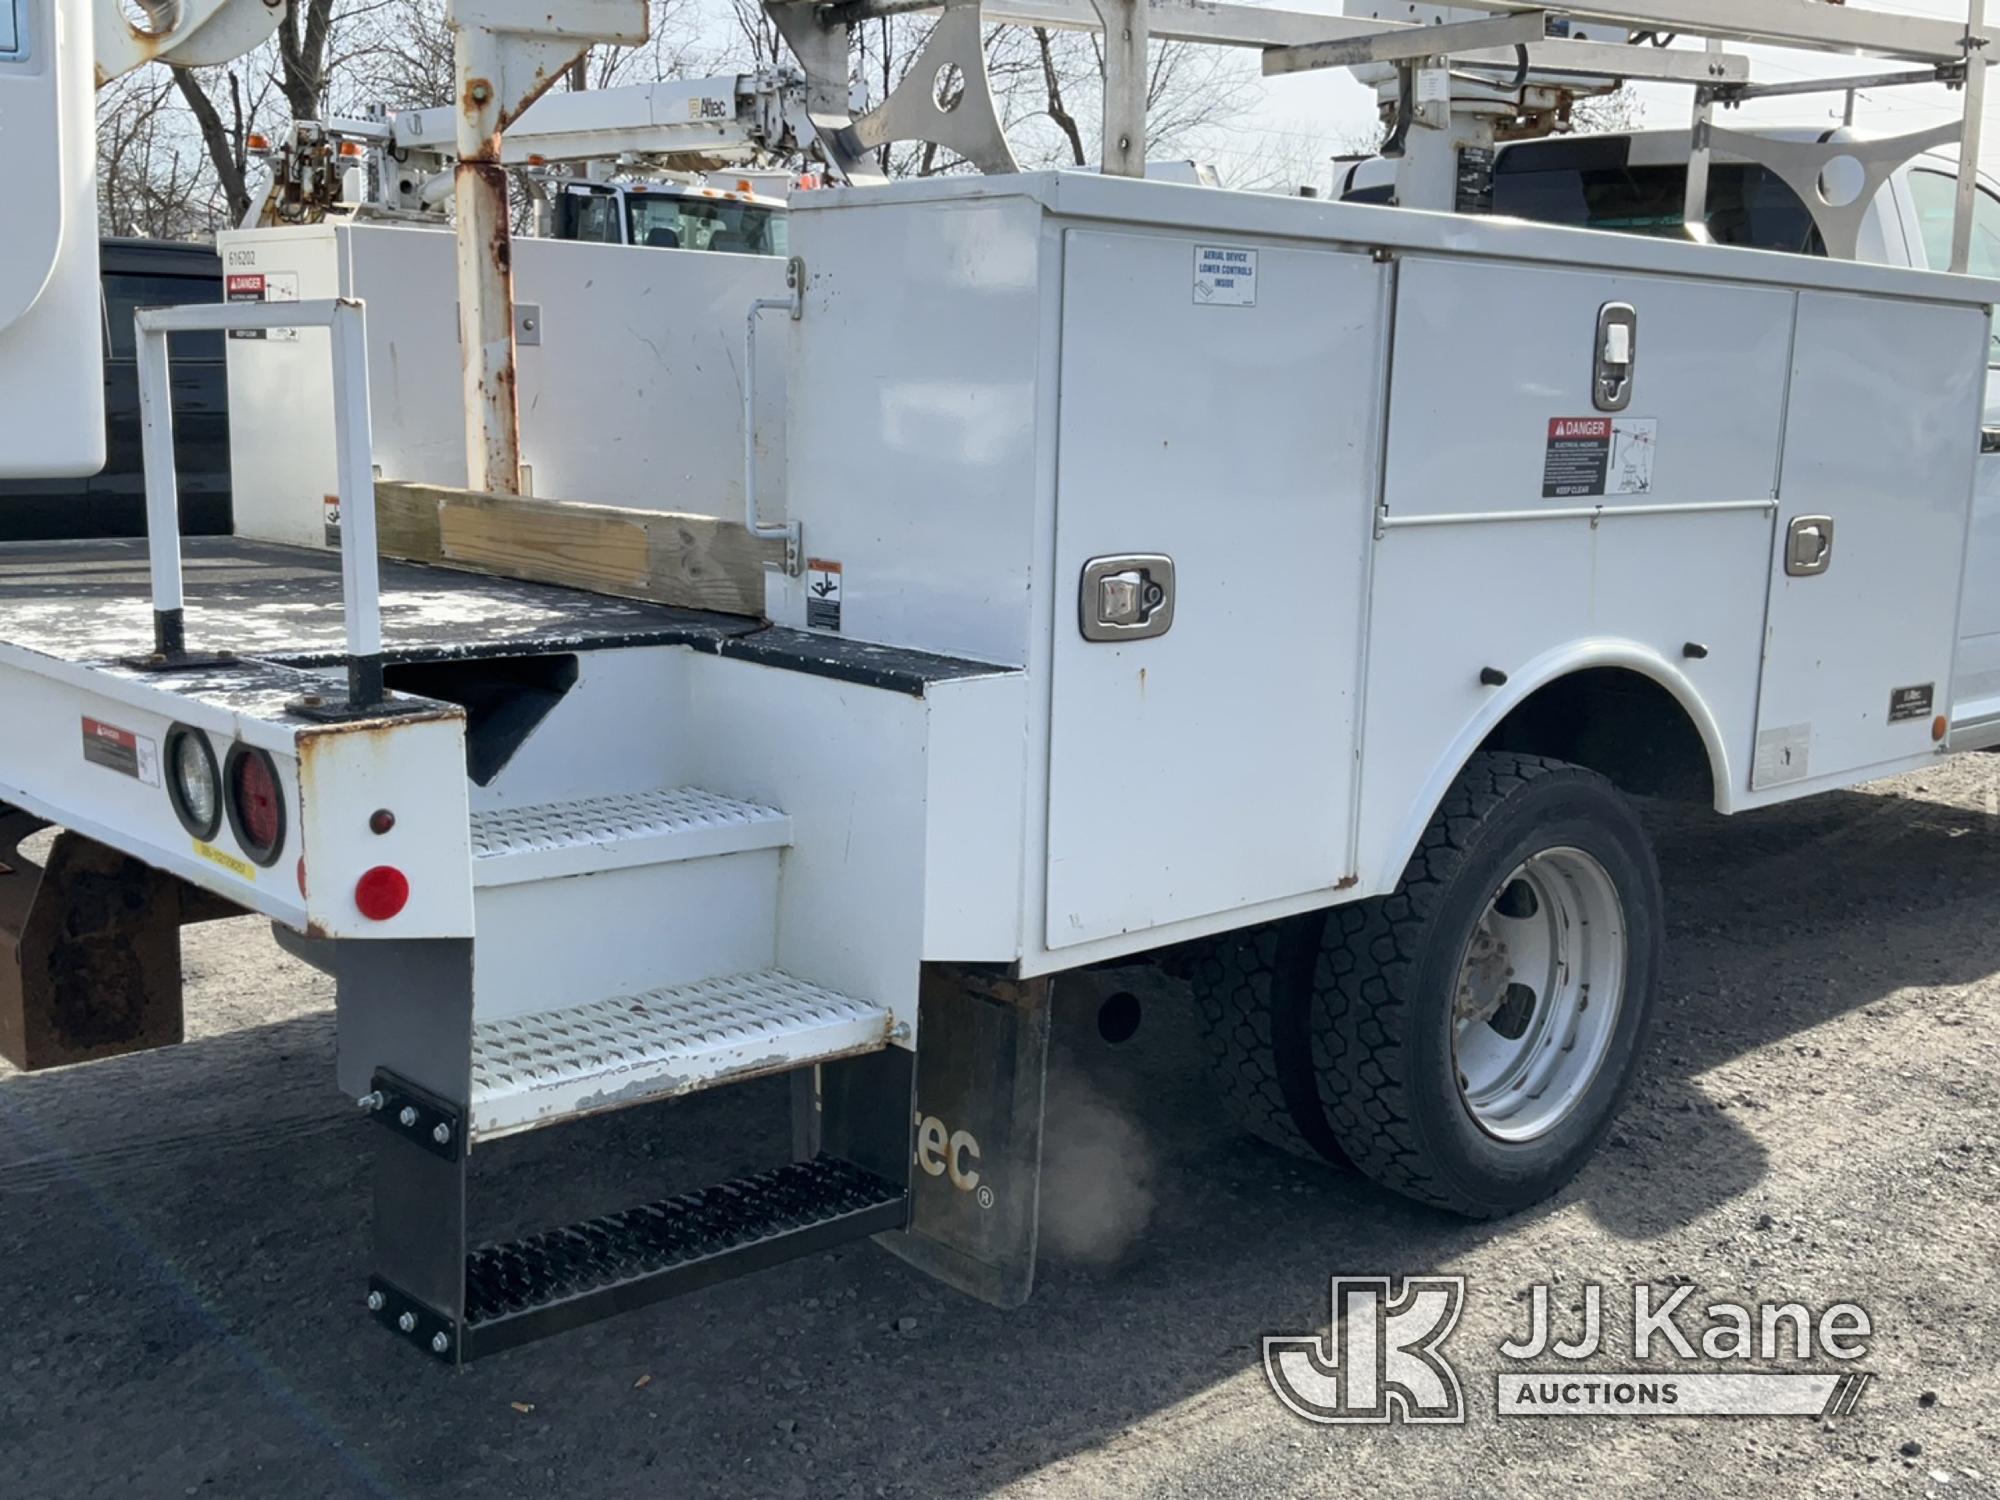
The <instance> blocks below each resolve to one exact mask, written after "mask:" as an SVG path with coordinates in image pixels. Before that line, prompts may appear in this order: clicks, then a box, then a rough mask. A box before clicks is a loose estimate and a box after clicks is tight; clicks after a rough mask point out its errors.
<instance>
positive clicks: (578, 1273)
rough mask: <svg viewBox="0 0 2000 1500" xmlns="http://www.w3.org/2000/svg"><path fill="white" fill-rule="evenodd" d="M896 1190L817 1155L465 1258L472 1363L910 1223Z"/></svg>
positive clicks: (464, 1354)
mask: <svg viewBox="0 0 2000 1500" xmlns="http://www.w3.org/2000/svg"><path fill="white" fill-rule="evenodd" d="M908 1212H909V1202H908V1195H907V1194H906V1193H905V1191H904V1190H903V1188H902V1187H901V1186H899V1185H898V1184H896V1183H892V1182H889V1181H887V1180H885V1179H883V1178H881V1177H878V1176H876V1175H875V1174H874V1173H872V1172H867V1171H864V1170H862V1169H861V1168H860V1167H857V1166H855V1165H853V1164H852V1163H850V1162H845V1161H841V1160H839V1159H838V1158H836V1157H830V1156H820V1157H816V1158H814V1159H813V1160H811V1161H804V1162H792V1163H790V1164H788V1165H786V1166H782V1167H776V1168H773V1169H771V1170H769V1171H765V1172H757V1173H754V1174H752V1175H750V1176H748V1177H739V1178H736V1179H734V1180H733V1181H730V1182H722V1183H717V1184H716V1185H714V1186H713V1187H705V1188H698V1189H696V1190H695V1191H693V1192H690V1193H682V1194H680V1195H679V1196H678V1197H673V1198H663V1199H661V1200H660V1201H658V1202H656V1203H646V1204H641V1205H640V1206H639V1207H637V1208H628V1209H623V1210H621V1211H619V1212H617V1213H611V1214H605V1215H602V1216H601V1217H599V1218H595V1219H585V1220H582V1221H581V1222H579V1223H575V1224H568V1225H564V1226H563V1227H562V1228H560V1229H550V1230H545V1231H543V1232H542V1233H540V1234H533V1235H529V1236H528V1237H527V1238H525V1239H519V1240H514V1241H511V1242H509V1243H507V1244H503V1245H486V1246H482V1247H481V1248H480V1249H477V1250H474V1251H472V1252H471V1253H470V1254H468V1255H467V1256H466V1258H465V1309H466V1311H465V1328H464V1333H463V1337H462V1338H461V1340H460V1341H459V1342H460V1343H461V1344H462V1346H463V1347H462V1348H461V1349H460V1350H458V1351H457V1353H458V1357H459V1358H462V1359H476V1358H479V1357H480V1356H482V1355H487V1354H492V1353H495V1352H497V1351H498V1350H501V1349H508V1348H512V1347H513V1346H514V1345H516V1344H522V1343H526V1342H528V1341H529V1340H531V1339H538V1338H545V1337H547V1336H548V1335H550V1334H553V1333H560V1332H562V1331H564V1330H565V1329H569V1328H574V1327H577V1326H578V1325H580V1324H583V1323H589V1322H593V1321H595V1320H596V1319H598V1318H607V1317H610V1316H612V1315H613V1314H615V1313H621V1312H626V1311H629V1310H631V1309H632V1308H635V1307H643V1306H645V1305H646V1304H647V1303H650V1302H658V1301H660V1300H662V1299H664V1298H667V1297H674V1296H679V1295H680V1294H681V1293H683V1292H691V1291H694V1290H696V1289H697V1288H700V1287H704V1286H709V1285H712V1284H714V1283H715V1282H719V1281H726V1280H729V1279H731V1278H733V1277H736V1276H740V1275H744V1274H746V1273H748V1272H751V1271H756V1270H762V1269H763V1268H765V1267H767V1266H773V1265H777V1264H778V1263H780V1262H782V1261H787V1260H793V1259H796V1258H797V1257H799V1256H802V1255H810V1254H813V1253H814V1252H816V1251H819V1250H823V1249H827V1248H829V1247H831V1246H834V1245H839V1244H845V1243H847V1242H849V1241H851V1240H858V1239H863V1238H865V1237H866V1236H868V1235H871V1234H879V1233H881V1232H882V1231H883V1230H887V1229H901V1228H903V1227H904V1225H905V1224H906V1223H907V1221H908Z"/></svg>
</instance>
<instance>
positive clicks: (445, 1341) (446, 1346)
mask: <svg viewBox="0 0 2000 1500" xmlns="http://www.w3.org/2000/svg"><path fill="white" fill-rule="evenodd" d="M450 1348H451V1339H450V1338H449V1337H448V1336H447V1335H445V1334H442V1333H434V1334H432V1335H431V1353H433V1354H443V1353H446V1352H447V1351H448V1350H450Z"/></svg>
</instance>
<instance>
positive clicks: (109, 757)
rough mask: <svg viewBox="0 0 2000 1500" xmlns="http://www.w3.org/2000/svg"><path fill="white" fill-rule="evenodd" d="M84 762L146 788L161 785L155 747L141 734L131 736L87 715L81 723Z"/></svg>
mask: <svg viewBox="0 0 2000 1500" xmlns="http://www.w3.org/2000/svg"><path fill="white" fill-rule="evenodd" d="M83 758H84V759H85V760H87V761H89V762H90V763H91V764H92V765H94V766H103V767H104V768H105V769H106V770H107V771H116V772H117V773H118V774H119V775H121V776H130V777H132V778H133V779H135V780H137V781H143V782H144V783H145V784H146V785H147V786H158V785H159V784H160V747H159V745H158V744H156V743H155V742H154V741H152V740H149V739H147V738H146V736H144V735H143V734H134V733H133V732H132V731H131V730H129V729H120V728H119V727H118V726H117V725H116V724H107V723H105V722H104V721H103V720H102V719H93V718H91V717H90V716H89V715H87V714H86V715H85V716H84V720H83Z"/></svg>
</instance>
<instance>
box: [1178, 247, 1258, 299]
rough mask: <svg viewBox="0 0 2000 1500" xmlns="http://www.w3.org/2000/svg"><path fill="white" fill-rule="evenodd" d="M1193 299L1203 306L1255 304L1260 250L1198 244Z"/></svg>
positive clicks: (1195, 254)
mask: <svg viewBox="0 0 2000 1500" xmlns="http://www.w3.org/2000/svg"><path fill="white" fill-rule="evenodd" d="M1194 300H1195V303H1196V305H1197V306H1202V307H1255V306H1256V305H1257V252H1256V251H1255V250H1243V249H1239V248H1237V247H1236V246H1233V245H1196V246H1195V247H1194Z"/></svg>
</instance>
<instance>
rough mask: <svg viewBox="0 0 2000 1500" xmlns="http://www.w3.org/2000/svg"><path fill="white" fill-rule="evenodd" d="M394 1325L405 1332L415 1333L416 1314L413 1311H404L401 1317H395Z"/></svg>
mask: <svg viewBox="0 0 2000 1500" xmlns="http://www.w3.org/2000/svg"><path fill="white" fill-rule="evenodd" d="M396 1326H397V1327H398V1328H400V1329H402V1330H403V1332H405V1333H415V1332H416V1331H417V1315H416V1314H415V1313H404V1314H403V1315H402V1317H400V1318H398V1319H396Z"/></svg>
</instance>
